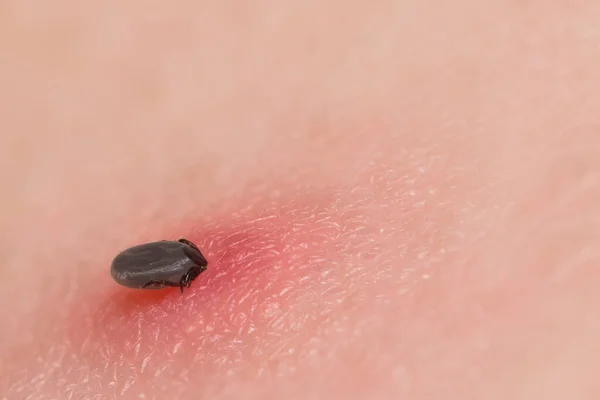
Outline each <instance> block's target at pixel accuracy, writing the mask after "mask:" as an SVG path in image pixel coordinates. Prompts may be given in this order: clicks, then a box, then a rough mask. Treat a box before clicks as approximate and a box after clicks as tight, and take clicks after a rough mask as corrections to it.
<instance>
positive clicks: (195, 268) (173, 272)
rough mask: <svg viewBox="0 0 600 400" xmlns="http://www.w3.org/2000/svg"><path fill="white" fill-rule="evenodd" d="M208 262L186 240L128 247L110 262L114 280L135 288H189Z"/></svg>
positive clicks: (194, 246) (163, 241)
mask: <svg viewBox="0 0 600 400" xmlns="http://www.w3.org/2000/svg"><path fill="white" fill-rule="evenodd" d="M207 265H208V262H207V261H206V258H204V256H203V255H202V253H201V252H200V249H198V247H197V246H196V245H195V244H194V243H192V242H190V241H189V240H187V239H179V240H178V241H172V240H162V241H159V242H151V243H145V244H140V245H138V246H134V247H130V248H129V249H126V250H123V251H122V252H121V253H119V254H118V255H117V256H116V257H115V259H114V260H113V262H112V265H111V268H110V273H111V275H112V277H113V279H114V280H115V281H116V282H117V283H119V284H121V285H123V286H126V287H129V288H134V289H163V288H165V287H171V286H173V287H179V289H180V290H181V293H183V288H184V287H187V288H189V287H190V285H191V284H192V281H193V280H194V279H196V278H197V277H198V275H200V274H201V273H202V272H204V271H205V270H206V267H207Z"/></svg>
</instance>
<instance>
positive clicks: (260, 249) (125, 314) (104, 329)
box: [64, 173, 453, 398]
mask: <svg viewBox="0 0 600 400" xmlns="http://www.w3.org/2000/svg"><path fill="white" fill-rule="evenodd" d="M372 177H373V178H375V179H374V180H373V181H372V182H371V183H370V184H369V186H368V187H364V188H362V193H359V192H360V191H361V189H360V188H359V189H358V190H357V189H356V188H354V194H353V193H352V189H350V188H338V189H336V190H331V191H330V192H329V193H328V194H327V195H325V194H323V193H319V194H316V193H312V194H311V193H310V192H308V193H307V192H306V191H305V192H304V193H300V192H298V193H297V194H295V195H292V196H290V197H289V198H285V197H283V196H275V197H273V198H270V199H268V200H266V201H263V202H257V203H256V204H252V205H251V206H249V207H246V209H245V210H243V211H242V212H231V213H228V214H223V215H217V216H214V217H213V218H210V219H204V220H199V221H198V222H197V223H195V224H194V225H195V226H196V227H197V228H192V229H191V230H190V229H189V227H182V228H181V229H177V230H176V231H177V232H189V233H186V234H185V235H184V236H185V237H187V238H189V239H191V240H192V241H193V242H195V243H197V244H198V246H199V247H200V249H201V250H202V252H203V253H204V255H205V256H206V258H207V259H208V262H209V266H208V270H207V271H205V272H204V273H203V274H201V275H200V276H199V277H198V278H197V279H196V280H195V281H194V282H193V283H192V286H191V289H189V290H185V291H184V294H183V295H182V296H181V295H180V294H179V290H177V289H176V288H175V289H174V290H171V289H166V290H161V291H142V290H130V289H125V288H122V287H120V286H118V285H116V284H114V283H113V282H111V281H110V280H109V279H110V278H109V276H108V275H106V273H105V271H101V272H102V274H98V277H97V279H95V282H96V283H95V286H96V288H95V290H90V291H87V290H86V291H83V292H82V293H81V295H82V296H84V297H83V298H82V299H81V300H80V301H74V305H73V307H72V311H71V312H70V313H69V314H70V318H69V321H68V323H67V328H68V329H67V330H66V331H65V332H64V334H65V335H66V339H67V340H68V343H69V346H70V348H71V349H74V350H76V352H75V353H76V354H77V357H76V358H77V362H76V365H77V366H78V368H84V369H86V370H87V372H86V376H90V377H97V378H96V379H97V381H96V382H90V383H89V384H90V385H102V384H103V379H104V377H102V376H101V374H98V373H97V369H98V368H101V369H102V370H104V369H105V368H107V369H110V370H111V374H113V375H114V376H115V379H114V383H113V385H114V387H113V388H112V390H114V392H113V391H112V390H111V393H120V392H123V393H127V392H131V393H154V394H157V395H159V398H161V397H162V396H168V395H169V393H171V395H172V394H173V393H177V396H183V397H176V398H187V397H185V395H186V388H185V387H178V388H177V389H176V390H175V392H174V389H173V388H172V387H171V383H172V382H174V381H180V380H181V379H182V378H181V374H185V376H184V381H187V380H202V379H207V377H210V384H206V385H202V389H201V390H200V391H199V392H198V389H195V395H198V396H200V398H212V397H211V396H214V395H215V393H216V392H215V391H217V390H221V389H222V385H226V384H227V383H228V382H230V381H231V379H233V378H235V379H236V381H237V380H241V381H243V380H244V379H250V380H254V381H256V380H257V379H259V380H266V381H265V382H267V381H269V380H270V379H275V378H279V379H282V378H290V377H292V376H297V374H298V373H306V372H307V371H311V370H313V369H314V368H316V367H318V368H320V369H321V370H322V371H323V372H325V371H328V368H334V366H333V364H332V365H331V367H329V366H328V363H327V362H323V361H326V360H327V359H328V357H329V356H327V355H328V354H335V353H337V352H340V351H342V352H343V353H344V354H346V355H347V356H349V357H358V358H359V359H361V358H363V357H367V359H368V358H369V354H366V353H363V352H362V351H361V352H355V350H352V348H353V341H355V340H369V341H370V340H373V339H375V338H366V337H363V335H364V333H361V334H358V333H357V335H356V336H354V335H352V336H353V337H351V338H346V337H345V336H346V335H345V333H346V331H347V330H354V329H357V328H356V324H359V325H360V326H361V328H359V329H361V330H366V331H367V332H368V331H372V333H374V332H375V330H379V329H380V328H381V324H384V325H386V322H385V321H381V320H378V321H369V320H368V319H367V320H364V321H360V320H358V319H357V318H358V316H357V315H358V311H359V310H364V311H367V310H371V311H372V310H373V307H375V308H381V307H384V308H389V307H392V309H396V310H397V313H398V314H397V317H398V318H401V317H402V315H403V314H405V313H407V312H409V311H408V309H407V308H406V307H399V304H398V303H396V302H395V301H393V302H392V298H390V297H389V296H388V295H385V293H386V292H387V291H388V288H389V287H394V288H395V289H394V290H395V291H398V292H407V293H408V292H413V293H415V294H416V293H418V292H419V291H420V290H421V289H422V288H421V289H419V287H420V286H421V285H422V283H419V282H426V281H425V280H424V278H423V276H425V277H428V276H429V275H433V274H434V273H435V270H436V268H437V267H436V265H437V264H439V263H440V262H441V261H442V260H446V259H448V257H449V256H450V255H451V254H449V253H447V252H449V251H451V248H452V245H451V244H452V242H453V240H451V239H450V238H448V237H446V238H444V237H442V236H439V235H437V234H436V235H432V234H431V233H428V232H426V231H423V230H422V228H423V224H424V223H425V221H422V220H420V217H415V214H414V213H413V212H412V211H411V210H405V211H403V212H401V213H400V214H398V215H399V216H403V218H404V222H403V223H402V227H403V231H402V232H398V231H397V230H396V228H394V227H392V226H391V225H390V224H389V223H388V222H386V219H388V218H389V217H391V216H392V214H391V213H390V211H392V210H395V211H393V213H396V212H398V211H400V209H401V208H402V207H403V205H401V204H394V203H393V202H390V203H388V204H387V206H386V207H383V208H382V209H381V210H380V211H377V210H375V211H373V210H371V211H369V210H368V209H367V208H366V207H363V206H361V205H360V204H353V203H351V202H350V201H351V199H353V198H356V197H353V196H357V195H360V196H361V198H362V199H363V201H364V202H365V204H366V203H367V202H370V201H372V200H369V197H370V196H372V195H373V194H375V193H376V192H377V191H378V190H384V191H385V190H388V189H390V188H391V187H393V186H388V185H390V184H392V185H395V184H394V182H393V178H392V176H391V175H390V174H389V173H388V177H387V179H388V181H387V182H386V183H385V185H383V181H380V180H379V179H378V178H377V177H376V176H372ZM380 178H382V177H380ZM367 193H370V194H367ZM365 194H367V195H366V196H365ZM429 196H430V195H429ZM407 204H408V203H407ZM369 209H370V207H369ZM423 210H429V212H428V213H424V214H421V215H429V217H431V216H432V215H435V212H436V210H435V209H433V208H430V207H429V206H427V205H423ZM431 212H433V214H432V213H431ZM439 212H440V210H437V213H438V215H439ZM231 215H233V217H232V216H231ZM386 216H387V217H386ZM398 234H400V235H403V236H405V240H404V243H402V246H401V247H400V248H399V249H398V250H397V252H396V256H394V257H393V258H392V259H390V257H389V252H390V246H389V240H390V238H392V237H394V236H395V235H398ZM165 235H166V236H167V237H168V238H171V237H176V236H177V234H175V233H172V234H168V233H165ZM117 250H118V249H115V252H116V251H117ZM423 252H427V253H428V254H429V255H430V257H429V259H430V262H429V263H428V266H427V268H426V270H422V269H420V268H415V265H414V264H413V262H414V260H417V259H418V258H419V257H420V254H422V253H423ZM401 260H404V261H401ZM403 282H404V283H403ZM99 288H101V290H99ZM393 297H396V295H394V296H393ZM413 301H414V300H413ZM410 303H411V302H409V304H410ZM413 306H414V305H413ZM413 311H414V310H413ZM371 323H372V324H375V325H374V326H371V327H369V326H366V325H365V326H363V325H364V324H371ZM400 334H401V332H399V331H395V329H394V328H393V326H392V325H391V326H390V332H388V333H385V334H384V337H385V338H382V337H381V336H380V335H379V334H378V337H379V339H381V340H396V339H399V338H400V337H402V336H398V335H400ZM336 337H338V339H336ZM342 338H343V339H342ZM403 340H407V338H406V337H405V339H403ZM360 347H362V346H360ZM373 350H375V349H373ZM72 354H73V353H72ZM365 362H366V360H364V361H360V362H358V363H357V364H356V366H357V367H358V368H359V369H360V370H361V376H362V379H365V380H367V381H368V380H372V379H375V380H378V379H379V378H377V377H376V373H375V371H373V370H371V367H370V366H369V365H368V363H365ZM390 362H392V361H391V360H390ZM392 363H393V362H392ZM362 368H366V369H365V370H364V371H363V370H362ZM95 371H96V372H95ZM301 371H304V372H301ZM343 376H344V375H342V376H340V375H339V374H336V373H335V372H334V371H333V370H331V371H329V372H327V376H323V377H322V378H323V381H321V382H320V383H317V382H315V384H318V385H319V386H322V385H327V384H332V383H333V381H331V382H327V381H329V380H331V379H344V378H343ZM335 377H337V378H335ZM280 382H285V380H284V381H280ZM338 383H339V382H338ZM287 385H288V386H286V385H283V386H280V387H279V388H280V390H291V389H292V387H293V386H289V385H290V384H289V383H288V384H287ZM272 389H273V387H272V388H271V389H269V390H272ZM163 390H164V391H163ZM256 394H257V395H258V394H259V393H256ZM189 395H190V398H194V397H193V396H192V395H191V394H189Z"/></svg>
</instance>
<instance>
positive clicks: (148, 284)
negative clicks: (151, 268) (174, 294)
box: [142, 281, 179, 289]
mask: <svg viewBox="0 0 600 400" xmlns="http://www.w3.org/2000/svg"><path fill="white" fill-rule="evenodd" d="M148 286H173V287H177V286H179V284H177V283H173V282H169V281H150V282H148V283H145V284H144V286H142V289H145V288H147V287H148Z"/></svg>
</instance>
